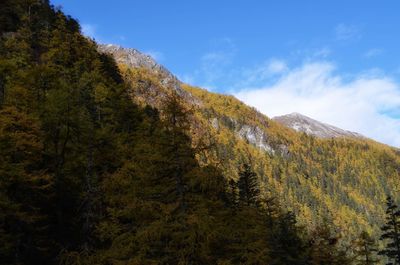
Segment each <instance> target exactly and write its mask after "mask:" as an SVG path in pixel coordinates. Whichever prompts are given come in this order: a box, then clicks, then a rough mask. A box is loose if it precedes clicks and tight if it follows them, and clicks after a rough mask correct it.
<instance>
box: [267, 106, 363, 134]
mask: <svg viewBox="0 0 400 265" xmlns="http://www.w3.org/2000/svg"><path fill="white" fill-rule="evenodd" d="M273 120H275V121H277V122H279V123H280V124H283V125H284V126H286V127H289V128H292V129H294V130H296V131H298V132H304V133H306V134H308V135H313V136H316V137H319V138H333V137H363V136H362V135H361V134H359V133H355V132H351V131H346V130H343V129H340V128H337V127H335V126H332V125H329V124H326V123H322V122H320V121H317V120H314V119H312V118H310V117H307V116H304V115H302V114H300V113H297V112H294V113H291V114H287V115H283V116H277V117H274V118H273Z"/></svg>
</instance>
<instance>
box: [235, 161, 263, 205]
mask: <svg viewBox="0 0 400 265" xmlns="http://www.w3.org/2000/svg"><path fill="white" fill-rule="evenodd" d="M237 185H238V190H239V200H240V201H241V202H242V203H244V204H246V205H247V206H250V205H253V206H256V205H257V204H258V202H259V198H260V189H259V183H258V178H257V174H256V173H255V172H254V171H252V169H251V167H250V165H249V164H247V163H244V164H243V165H242V168H241V169H240V172H239V180H238V182H237Z"/></svg>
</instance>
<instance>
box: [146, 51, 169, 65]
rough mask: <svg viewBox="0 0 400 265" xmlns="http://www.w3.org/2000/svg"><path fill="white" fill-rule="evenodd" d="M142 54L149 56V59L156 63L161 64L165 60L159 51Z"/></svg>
mask: <svg viewBox="0 0 400 265" xmlns="http://www.w3.org/2000/svg"><path fill="white" fill-rule="evenodd" d="M144 53H145V54H147V55H149V56H150V57H151V58H153V59H154V60H156V61H157V62H158V63H161V62H163V61H164V60H165V56H164V54H163V53H162V52H160V51H154V50H150V51H145V52H144Z"/></svg>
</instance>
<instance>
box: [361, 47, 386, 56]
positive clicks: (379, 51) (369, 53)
mask: <svg viewBox="0 0 400 265" xmlns="http://www.w3.org/2000/svg"><path fill="white" fill-rule="evenodd" d="M382 53H383V50H382V49H370V50H368V51H367V52H365V53H364V57H366V58H372V57H376V56H379V55H381V54H382Z"/></svg>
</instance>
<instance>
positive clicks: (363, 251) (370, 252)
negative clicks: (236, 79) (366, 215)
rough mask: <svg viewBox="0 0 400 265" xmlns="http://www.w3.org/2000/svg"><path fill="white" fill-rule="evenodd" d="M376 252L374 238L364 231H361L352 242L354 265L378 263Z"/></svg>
mask: <svg viewBox="0 0 400 265" xmlns="http://www.w3.org/2000/svg"><path fill="white" fill-rule="evenodd" d="M377 252H378V248H377V244H376V242H375V240H374V239H373V238H372V237H371V236H370V235H369V234H368V233H367V232H365V231H363V232H361V234H360V236H359V238H358V239H357V240H356V241H355V242H354V254H355V259H356V263H355V264H356V265H373V264H378V263H379V260H378V259H377V257H376V254H377Z"/></svg>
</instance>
